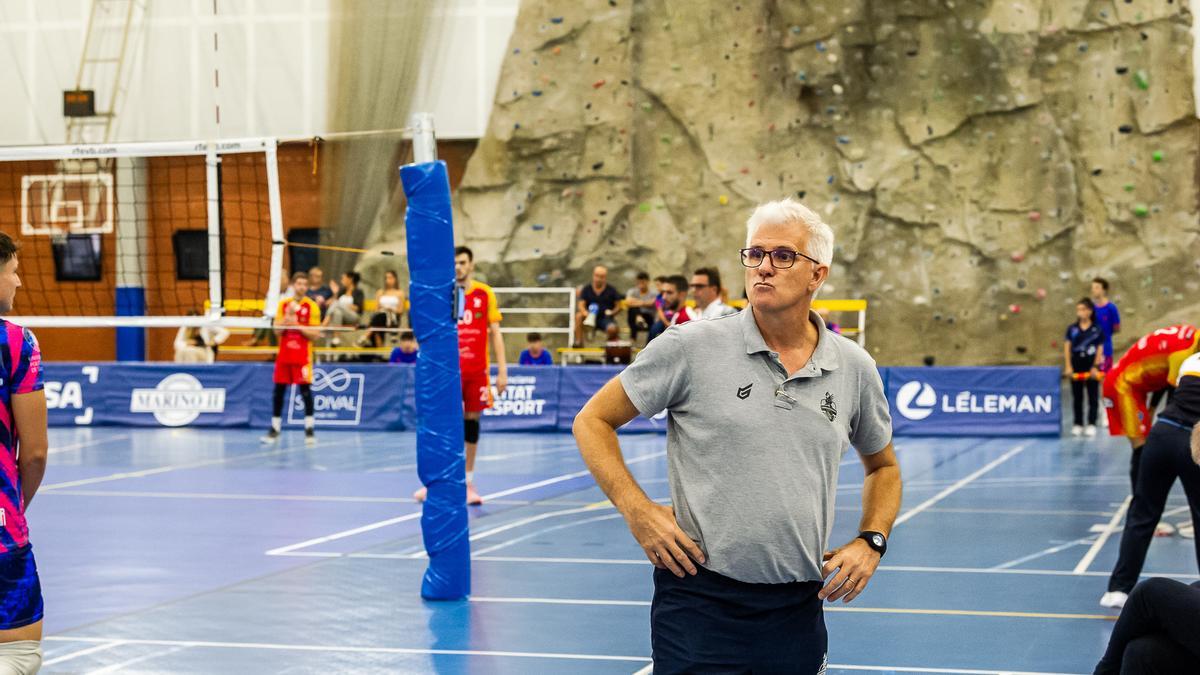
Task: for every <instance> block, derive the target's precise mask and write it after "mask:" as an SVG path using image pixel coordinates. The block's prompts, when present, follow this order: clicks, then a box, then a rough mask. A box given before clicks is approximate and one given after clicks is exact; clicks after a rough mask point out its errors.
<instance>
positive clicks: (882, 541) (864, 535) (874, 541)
mask: <svg viewBox="0 0 1200 675" xmlns="http://www.w3.org/2000/svg"><path fill="white" fill-rule="evenodd" d="M858 538H859V539H862V540H863V541H865V542H867V546H870V547H871V550H873V551H875V552H876V553H878V554H879V557H880V558H882V557H883V554H884V553H887V537H885V536H883V533H882V532H871V531H867V532H861V533H859V535H858Z"/></svg>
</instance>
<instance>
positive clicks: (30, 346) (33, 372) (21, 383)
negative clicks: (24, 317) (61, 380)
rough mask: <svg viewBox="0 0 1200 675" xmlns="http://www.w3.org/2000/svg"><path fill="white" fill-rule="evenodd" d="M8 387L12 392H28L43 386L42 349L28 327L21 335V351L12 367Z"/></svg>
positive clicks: (40, 388)
mask: <svg viewBox="0 0 1200 675" xmlns="http://www.w3.org/2000/svg"><path fill="white" fill-rule="evenodd" d="M9 387H11V389H12V393H14V394H29V393H31V392H35V391H40V390H42V389H44V388H45V382H44V379H43V375H42V350H41V348H40V347H39V346H38V341H37V338H36V337H34V335H33V332H32V331H30V330H29V329H28V328H26V329H24V332H23V333H22V335H21V353H20V355H19V356H18V357H17V361H16V364H15V367H14V368H13V373H12V378H11V379H10V380H9Z"/></svg>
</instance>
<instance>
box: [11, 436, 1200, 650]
mask: <svg viewBox="0 0 1200 675" xmlns="http://www.w3.org/2000/svg"><path fill="white" fill-rule="evenodd" d="M257 437H258V432H251V431H249V430H234V431H220V430H212V429H180V430H167V429H163V430H158V429H153V430H152V429H100V428H97V429H52V430H51V447H52V453H53V454H52V456H51V462H50V467H49V471H48V472H47V476H46V481H45V484H44V486H43V488H42V491H41V492H40V493H39V494H38V496H37V498H36V500H35V501H34V502H33V504H32V507H31V509H30V512H29V519H30V527H31V531H32V540H33V543H34V550H35V552H36V554H37V558H38V562H39V567H40V569H41V572H42V582H43V587H44V593H45V598H46V630H47V638H46V641H45V643H44V648H45V665H44V669H45V670H44V672H49V673H66V672H71V673H77V672H93V673H102V672H182V673H190V672H195V673H200V672H204V673H213V672H220V673H265V672H287V673H306V672H314V673H318V672H319V673H329V672H445V673H460V672H472V673H637V672H649V656H650V637H649V628H648V622H649V600H650V596H651V569H652V568H651V567H650V565H649V563H647V562H646V560H645V558H644V556H643V555H642V554H641V550H640V549H639V548H638V547H637V545H636V544H635V542H634V541H633V538H632V537H631V536H630V535H629V532H628V530H627V529H626V527H625V524H624V522H623V521H622V520H621V518H620V516H619V515H618V514H617V513H616V512H615V511H614V510H613V508H612V507H611V506H610V505H608V504H607V502H606V501H605V500H604V496H603V495H602V494H601V493H600V491H599V490H598V489H597V488H596V486H595V484H594V483H593V482H592V480H591V478H590V477H589V475H588V473H587V471H586V469H585V467H584V465H583V462H582V460H581V459H580V458H579V455H578V453H577V451H576V449H575V446H574V443H573V442H572V439H571V437H570V436H568V435H563V434H487V433H485V435H484V437H483V440H482V443H481V447H480V461H479V466H478V467H477V483H478V486H479V488H480V491H481V492H483V493H484V495H485V496H486V497H487V503H486V505H485V506H483V507H480V508H473V509H472V511H471V513H472V522H471V528H472V534H471V538H472V540H473V556H474V562H473V569H474V580H473V581H474V595H473V596H472V598H471V599H470V600H469V601H464V602H448V603H426V602H423V601H422V600H421V599H420V597H419V596H418V590H419V584H420V578H421V574H422V573H423V571H424V569H425V560H423V559H422V555H423V554H422V549H421V542H420V538H419V530H418V527H419V523H418V519H419V513H420V507H419V506H418V505H417V504H415V503H414V502H413V501H412V499H411V498H410V495H411V494H412V491H413V490H414V489H415V488H417V487H418V483H417V478H416V473H415V435H414V434H413V433H360V432H325V433H320V434H318V440H319V443H318V445H317V446H316V447H313V448H305V447H304V445H303V442H302V438H301V436H300V434H299V433H292V434H291V435H288V434H285V436H284V440H283V442H282V443H281V444H280V445H279V446H278V447H274V448H271V447H267V448H264V447H263V446H261V445H259V443H258V440H257ZM665 443H666V441H665V438H664V437H662V436H659V435H633V436H623V437H622V444H623V447H624V450H625V454H626V457H627V459H628V460H629V461H630V463H631V468H632V470H633V471H634V473H635V475H636V477H637V478H638V480H639V481H641V483H642V485H643V486H644V487H645V488H646V490H647V492H648V493H649V494H650V495H651V496H652V497H653V498H656V499H659V500H662V501H667V498H668V490H667V483H666V464H665V459H664V450H665ZM897 452H898V454H899V457H900V460H901V462H902V465H903V475H904V479H905V482H906V486H905V497H904V506H903V508H902V510H901V516H900V522H899V523H898V525H897V527H896V530H895V532H894V534H893V537H892V544H891V550H890V551H889V553H888V555H887V558H885V560H884V564H883V567H882V568H881V570H880V572H879V573H878V574H877V575H876V577H875V578H874V580H873V581H872V583H871V586H870V588H869V589H868V590H867V592H866V593H865V594H864V595H863V596H862V597H861V598H859V599H858V600H857V601H855V602H854V603H852V604H850V605H843V604H838V605H833V606H828V608H827V615H826V619H827V623H828V625H829V633H830V654H829V658H830V663H831V668H830V672H835V673H842V672H847V673H848V672H864V671H865V672H906V673H907V672H922V673H925V672H931V673H995V672H1037V673H1090V672H1091V671H1092V668H1093V666H1094V665H1095V663H1096V661H1097V659H1098V658H1099V656H1100V654H1101V653H1102V651H1103V649H1104V645H1105V644H1106V642H1107V640H1108V635H1109V632H1110V631H1111V629H1112V620H1113V618H1114V615H1115V612H1113V611H1110V610H1103V609H1101V608H1100V607H1099V605H1098V604H1097V601H1098V599H1099V597H1100V595H1101V594H1102V593H1103V592H1104V590H1105V583H1106V577H1107V573H1108V571H1109V570H1110V569H1111V566H1112V564H1113V562H1114V561H1115V558H1116V549H1117V545H1118V542H1119V539H1120V523H1121V521H1122V516H1123V513H1124V508H1123V506H1124V504H1125V500H1126V498H1127V496H1128V493H1129V486H1128V477H1127V468H1128V458H1129V450H1128V447H1127V443H1126V442H1125V441H1124V440H1123V439H1110V438H1098V439H1089V440H1081V439H1064V440H1059V439H1047V438H1041V439H1033V438H1030V439H1011V438H1010V439H976V438H961V439H900V440H898V441H897ZM731 470H735V469H734V468H733V465H732V464H731ZM861 484H862V470H861V465H860V464H859V463H858V460H857V458H856V457H854V456H853V455H849V456H847V457H846V459H845V460H844V463H843V467H842V475H841V481H840V484H839V489H838V504H837V508H838V517H837V526H836V529H835V533H834V543H835V544H840V543H844V542H845V541H848V540H849V539H850V538H851V537H852V536H853V534H854V533H855V532H856V526H857V521H858V516H859V510H860V507H859V498H860V491H861ZM1184 504H1185V502H1184V500H1183V497H1182V494H1181V493H1180V492H1178V489H1177V492H1176V493H1173V494H1172V497H1171V502H1170V504H1169V507H1168V508H1169V509H1170V510H1169V511H1168V513H1169V515H1168V516H1167V518H1166V520H1167V521H1168V522H1179V521H1183V520H1186V519H1187V514H1186V511H1185V510H1184ZM1146 572H1147V574H1153V575H1162V576H1172V577H1175V578H1179V579H1183V580H1194V579H1196V578H1197V577H1196V572H1197V570H1196V566H1195V557H1194V552H1193V543H1192V542H1191V541H1189V540H1186V539H1181V538H1179V537H1170V538H1160V539H1156V540H1155V542H1154V544H1153V546H1152V548H1151V550H1150V556H1149V559H1148V562H1147V570H1146Z"/></svg>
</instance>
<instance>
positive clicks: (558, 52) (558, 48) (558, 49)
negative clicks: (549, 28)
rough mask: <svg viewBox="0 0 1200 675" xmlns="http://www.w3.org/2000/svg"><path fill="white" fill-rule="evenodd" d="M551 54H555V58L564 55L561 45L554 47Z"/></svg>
mask: <svg viewBox="0 0 1200 675" xmlns="http://www.w3.org/2000/svg"><path fill="white" fill-rule="evenodd" d="M550 53H551V54H554V55H555V56H558V55H559V54H561V53H562V47H560V46H559V45H554V49H551V50H550Z"/></svg>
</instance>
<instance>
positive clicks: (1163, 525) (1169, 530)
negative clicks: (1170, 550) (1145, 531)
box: [1154, 521, 1175, 537]
mask: <svg viewBox="0 0 1200 675" xmlns="http://www.w3.org/2000/svg"><path fill="white" fill-rule="evenodd" d="M1173 534H1175V526H1174V525H1171V524H1170V523H1168V522H1166V521H1162V522H1160V523H1159V524H1158V525H1156V526H1155V527H1154V536H1156V537H1169V536H1171V535H1173Z"/></svg>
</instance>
